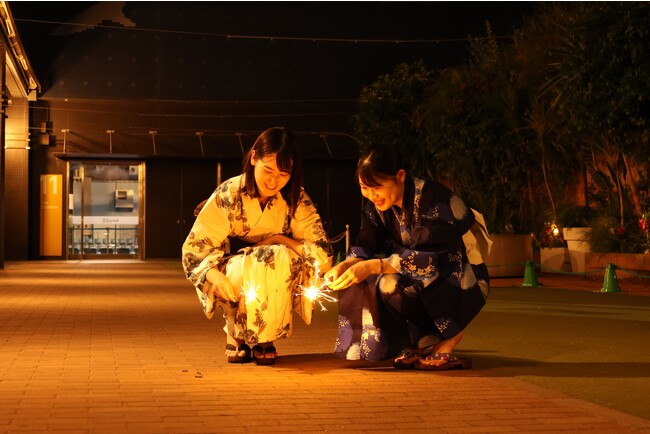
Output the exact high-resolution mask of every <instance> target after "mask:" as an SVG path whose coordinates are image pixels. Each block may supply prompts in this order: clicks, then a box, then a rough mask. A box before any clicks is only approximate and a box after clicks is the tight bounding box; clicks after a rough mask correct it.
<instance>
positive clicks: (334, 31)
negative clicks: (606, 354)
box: [9, 1, 535, 101]
mask: <svg viewBox="0 0 650 434" xmlns="http://www.w3.org/2000/svg"><path fill="white" fill-rule="evenodd" d="M9 6H10V8H11V11H12V13H13V16H14V19H15V21H16V25H17V27H18V32H19V35H20V38H21V40H22V41H23V44H24V46H25V48H26V51H27V55H28V58H29V60H30V62H31V64H32V66H33V67H34V68H35V70H36V73H37V77H38V79H39V81H40V82H41V84H42V86H43V91H44V96H46V97H57V98H58V97H83V98H106V97H110V98H135V99H149V98H159V99H184V100H208V101H276V100H287V99H291V100H316V99H329V100H333V99H354V98H356V97H357V96H358V95H359V92H360V90H361V88H362V87H363V86H365V85H369V84H371V83H372V82H373V81H374V80H375V79H376V78H377V77H378V76H379V75H381V74H385V73H388V72H390V71H392V70H393V69H394V67H395V66H396V65H398V64H400V63H403V62H413V61H416V60H420V59H421V60H423V61H424V62H425V63H426V64H427V65H429V66H430V67H432V68H443V67H447V66H455V65H458V64H459V63H462V62H464V61H465V60H466V56H467V46H468V43H467V42H466V41H465V40H464V39H466V38H467V37H468V36H483V35H485V23H486V21H489V22H490V24H491V26H492V28H493V32H494V34H496V35H498V36H505V35H510V34H512V29H513V28H514V27H517V26H520V25H521V23H522V17H523V16H524V15H526V14H530V13H532V11H533V10H534V7H535V3H533V2H277V3H276V2H259V3H256V2H196V3H195V2H126V3H124V2H101V3H95V2H13V1H12V2H9ZM122 6H123V7H122ZM70 22H74V23H80V22H81V23H85V24H88V26H86V27H78V26H73V25H71V24H66V23H70ZM97 25H99V26H97ZM228 35H230V37H228ZM312 38H313V39H312ZM378 40H383V41H382V42H377V41H378ZM406 40H409V41H412V40H418V42H404V41H406ZM396 41H402V42H396Z"/></svg>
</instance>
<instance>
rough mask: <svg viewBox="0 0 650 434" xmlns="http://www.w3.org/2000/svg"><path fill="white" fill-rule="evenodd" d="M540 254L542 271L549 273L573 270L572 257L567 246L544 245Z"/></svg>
mask: <svg viewBox="0 0 650 434" xmlns="http://www.w3.org/2000/svg"><path fill="white" fill-rule="evenodd" d="M539 256H540V258H539V263H540V265H541V266H542V270H541V271H544V272H547V273H558V272H566V271H571V259H570V257H569V249H568V248H567V247H542V248H541V249H540V250H539Z"/></svg>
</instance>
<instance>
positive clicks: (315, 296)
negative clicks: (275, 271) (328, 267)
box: [300, 262, 337, 311]
mask: <svg viewBox="0 0 650 434" xmlns="http://www.w3.org/2000/svg"><path fill="white" fill-rule="evenodd" d="M300 290H301V291H300V292H301V294H302V296H303V297H306V298H307V299H308V300H310V301H313V302H314V303H318V304H319V305H320V308H321V311H326V310H327V309H326V308H325V305H324V304H323V302H325V301H329V302H336V301H337V299H336V297H334V296H332V295H331V294H332V293H333V291H332V290H331V289H329V288H328V287H327V282H325V281H324V280H323V279H322V278H321V277H320V270H319V269H318V262H316V263H315V264H314V276H313V277H312V279H311V281H310V282H309V285H307V286H301V287H300Z"/></svg>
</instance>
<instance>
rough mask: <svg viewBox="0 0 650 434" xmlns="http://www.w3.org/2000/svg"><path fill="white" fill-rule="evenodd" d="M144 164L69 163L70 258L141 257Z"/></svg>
mask: <svg viewBox="0 0 650 434" xmlns="http://www.w3.org/2000/svg"><path fill="white" fill-rule="evenodd" d="M141 172H142V163H124V162H119V163H116V162H69V163H68V179H69V183H68V234H67V236H68V243H67V244H68V257H69V258H94V259H112V258H134V259H135V258H139V257H140V255H139V253H138V251H139V242H138V240H139V238H140V237H139V235H140V226H139V222H140V208H141V207H140V206H139V205H140V196H141V194H140V193H141V188H140V185H141V182H140V181H141Z"/></svg>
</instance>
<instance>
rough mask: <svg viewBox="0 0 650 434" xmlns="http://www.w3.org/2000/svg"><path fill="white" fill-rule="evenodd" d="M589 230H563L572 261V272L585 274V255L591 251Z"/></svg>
mask: <svg viewBox="0 0 650 434" xmlns="http://www.w3.org/2000/svg"><path fill="white" fill-rule="evenodd" d="M590 231H591V229H589V228H563V229H562V234H563V235H564V240H565V241H566V243H567V248H568V249H569V259H570V260H571V271H573V272H574V273H584V272H585V271H586V268H585V253H587V252H588V251H589V243H588V240H589V233H590Z"/></svg>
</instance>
